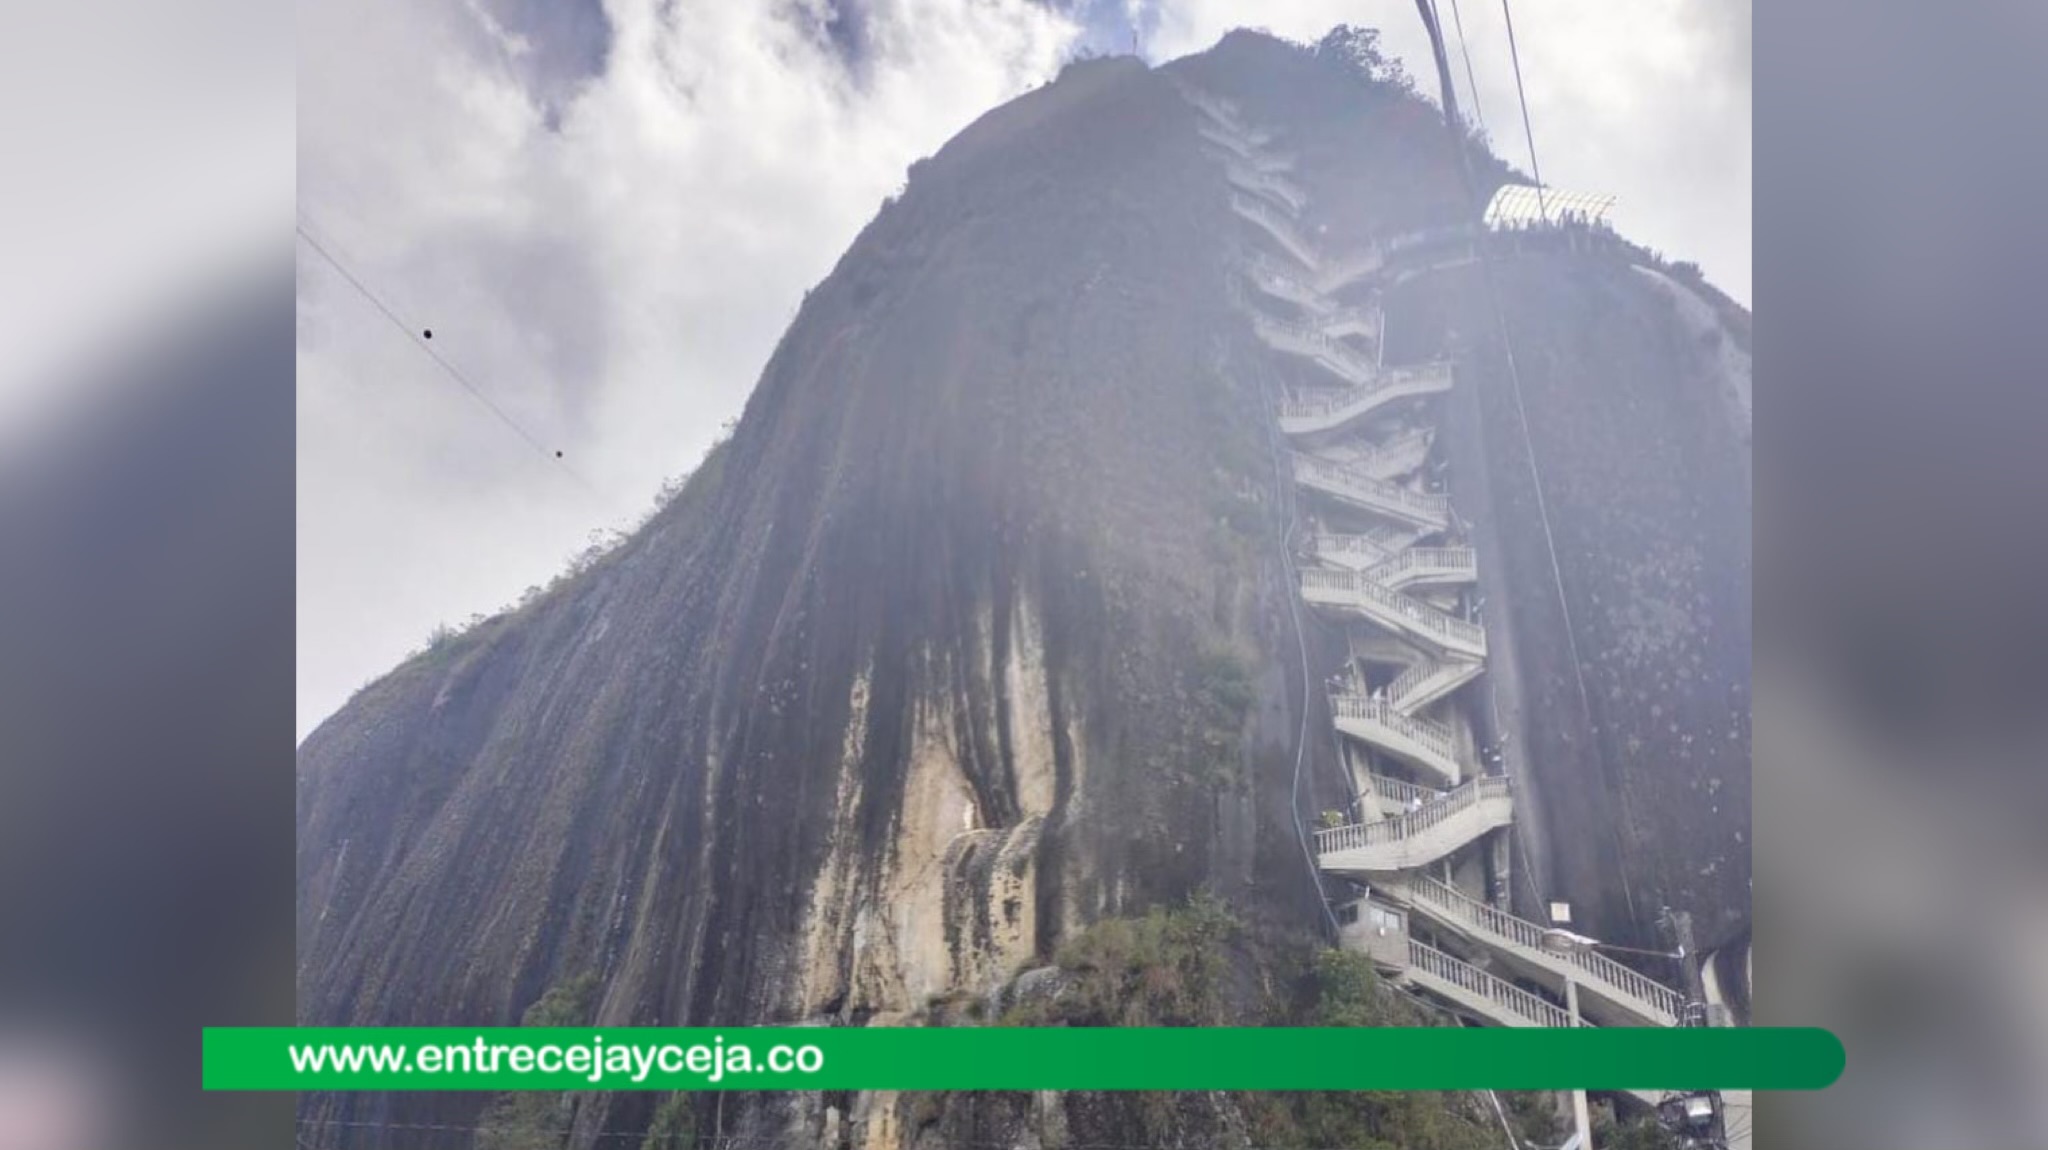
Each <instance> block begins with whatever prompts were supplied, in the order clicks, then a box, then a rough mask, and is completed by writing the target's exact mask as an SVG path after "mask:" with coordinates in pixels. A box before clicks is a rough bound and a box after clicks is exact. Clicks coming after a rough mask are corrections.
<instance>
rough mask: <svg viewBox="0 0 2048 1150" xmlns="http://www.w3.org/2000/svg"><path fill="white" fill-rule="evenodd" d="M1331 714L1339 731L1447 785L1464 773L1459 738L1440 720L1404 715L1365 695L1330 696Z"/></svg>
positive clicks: (1383, 700)
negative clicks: (1456, 738)
mask: <svg viewBox="0 0 2048 1150" xmlns="http://www.w3.org/2000/svg"><path fill="white" fill-rule="evenodd" d="M1330 714H1331V718H1332V719H1333V720H1334V721H1335V723H1336V727H1337V733H1338V734H1340V735H1344V736H1346V737H1348V738H1353V739H1357V740H1358V741H1359V742H1361V743H1366V744H1368V745H1370V746H1374V747H1377V748H1379V749H1380V750H1382V751H1385V752H1386V753H1387V754H1390V755H1393V756H1394V757H1395V758H1397V759H1400V760H1402V761H1403V762H1405V763H1407V764H1408V765H1409V766H1411V767H1414V768H1416V769H1417V770H1421V771H1427V772H1428V773H1429V774H1430V775H1432V776H1434V777H1435V778H1436V779H1437V780H1438V781H1439V782H1441V783H1443V785H1445V786H1447V787H1454V786H1457V785H1458V781H1459V780H1460V779H1462V778H1464V776H1465V766H1464V764H1463V763H1461V762H1460V761H1459V759H1458V752H1457V743H1456V740H1454V739H1453V738H1452V736H1451V731H1450V728H1448V727H1446V726H1444V725H1443V724H1441V723H1436V722H1432V721H1430V720H1428V719H1423V718H1417V717H1416V716H1414V715H1409V714H1404V713H1403V712H1401V711H1399V710H1396V709H1395V708H1394V705H1393V704H1392V703H1390V702H1388V701H1387V700H1385V699H1378V698H1372V697H1369V696H1366V695H1333V696H1331V697H1330Z"/></svg>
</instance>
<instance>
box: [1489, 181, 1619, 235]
mask: <svg viewBox="0 0 2048 1150" xmlns="http://www.w3.org/2000/svg"><path fill="white" fill-rule="evenodd" d="M1612 207H1614V197H1613V196H1610V195H1606V194H1605V193H1602V192H1566V191H1560V190H1559V189H1557V188H1543V189H1541V196H1540V197H1539V196H1538V189H1537V188H1535V187H1534V186H1532V185H1529V184H1505V185H1503V186H1502V187H1501V189H1500V190H1499V191H1497V192H1495V193H1494V194H1493V199H1492V200H1490V201H1488V202H1487V205H1486V215H1485V217H1484V219H1485V222H1486V226H1487V227H1490V228H1497V227H1500V226H1501V225H1503V224H1533V223H1543V222H1548V221H1555V220H1556V219H1557V218H1558V217H1559V216H1561V215H1562V214H1564V213H1566V212H1570V213H1572V214H1574V215H1577V216H1580V217H1582V218H1583V219H1585V220H1587V221H1598V220H1604V219H1605V218H1606V217H1607V212H1608V209H1610V208H1612Z"/></svg>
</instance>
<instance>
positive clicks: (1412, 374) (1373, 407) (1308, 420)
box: [1280, 361, 1452, 435]
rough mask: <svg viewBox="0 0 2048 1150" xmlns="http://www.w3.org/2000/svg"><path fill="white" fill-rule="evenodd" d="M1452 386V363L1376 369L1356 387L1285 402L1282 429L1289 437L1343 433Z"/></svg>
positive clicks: (1283, 402) (1281, 418)
mask: <svg viewBox="0 0 2048 1150" xmlns="http://www.w3.org/2000/svg"><path fill="white" fill-rule="evenodd" d="M1319 362H1320V361H1319ZM1451 384H1452V378H1451V365H1450V364H1449V363H1448V362H1438V363H1420V364H1414V365H1412V366H1408V367H1398V368H1386V369H1379V368H1375V369H1372V371H1371V374H1370V377H1369V378H1368V379H1367V381H1366V382H1364V383H1361V384H1359V385H1358V386H1356V387H1351V388H1344V389H1339V390H1332V391H1329V392H1325V393H1322V394H1319V395H1310V396H1305V397H1298V398H1292V399H1287V400H1284V401H1282V403H1281V405H1280V430H1282V431H1284V432H1286V433H1287V434H1289V435H1318V434H1323V433H1327V432H1333V431H1339V430H1342V429H1343V428H1345V427H1347V426H1349V425H1351V424H1353V423H1356V422H1357V421H1359V420H1361V419H1363V418H1365V417H1366V416H1368V415H1372V414H1374V413H1375V412H1378V411H1379V410H1381V409H1382V408H1384V407H1386V406H1387V405H1388V404H1391V403H1394V402H1397V401H1399V400H1403V399H1419V398H1422V397H1424V396H1430V395H1441V394H1443V393H1444V392H1446V391H1449V390H1450V389H1451Z"/></svg>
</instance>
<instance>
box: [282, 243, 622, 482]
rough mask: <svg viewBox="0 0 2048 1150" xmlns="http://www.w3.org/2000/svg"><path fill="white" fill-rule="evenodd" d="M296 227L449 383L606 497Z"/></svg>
mask: <svg viewBox="0 0 2048 1150" xmlns="http://www.w3.org/2000/svg"><path fill="white" fill-rule="evenodd" d="M293 226H294V228H295V230H296V231H297V232H298V234H299V238H300V239H302V240H304V241H306V246H307V247H310V248H312V249H313V252H314V254H316V255H318V256H319V257H320V258H321V259H322V260H325V261H326V262H327V265H328V266H329V267H331V268H333V269H334V270H335V272H336V273H338V274H339V275H340V276H341V278H342V279H344V280H346V281H348V285H349V286H350V287H352V288H354V289H355V290H356V293H357V294H358V295H361V296H362V297H363V298H364V299H365V300H368V301H369V303H370V306H371V307H374V308H376V309H377V311H378V313H379V314H381V315H382V316H383V317H384V318H385V319H387V320H390V321H391V323H392V325H393V326H394V327H396V328H398V330H399V331H401V332H403V333H404V334H405V337H406V338H407V339H408V340H411V341H412V344H413V346H414V347H417V348H418V349H420V350H421V351H423V352H425V353H426V354H427V358H429V359H431V360H433V361H434V363H435V364H436V365H438V366H439V367H440V368H441V370H442V371H443V372H445V373H446V374H447V376H448V378H449V379H452V380H454V381H455V382H456V383H457V384H458V385H459V386H461V388H462V389H463V390H464V391H467V392H468V393H469V394H470V397H471V398H473V399H475V400H476V401H477V402H478V403H480V404H482V405H483V406H484V408H485V410H487V411H489V412H490V413H491V414H492V415H494V416H497V418H498V422H500V423H503V424H504V425H505V426H506V427H508V428H511V429H512V433H513V434H514V435H517V436H518V437H519V438H521V439H523V440H525V441H526V443H527V445H528V446H529V447H532V448H533V449H534V450H535V451H537V452H539V453H540V456H541V458H543V459H545V460H547V461H548V462H550V463H552V464H554V465H556V466H557V467H560V468H561V469H562V470H563V471H564V472H565V473H567V475H568V476H569V478H571V479H573V480H575V481H576V483H577V484H578V485H579V486H581V487H582V488H583V489H584V490H585V491H587V492H588V493H590V494H591V495H592V496H594V497H597V498H599V499H602V498H603V496H601V495H599V493H598V490H597V488H596V487H594V486H592V485H591V484H590V482H589V481H588V480H586V479H584V478H583V477H582V476H581V475H579V474H577V472H576V470H575V468H572V467H570V466H569V465H568V464H567V463H565V462H563V460H562V453H561V451H560V450H559V449H552V448H549V447H548V446H547V445H546V444H544V443H542V442H541V441H540V439H539V438H537V437H536V436H535V435H534V434H533V433H532V432H530V431H528V430H526V428H524V427H522V426H520V424H519V421H518V420H516V419H513V418H512V416H511V414H510V413H509V412H507V411H506V410H505V409H504V408H502V407H500V406H498V404H497V402H496V401H494V400H493V399H492V398H491V397H490V395H489V394H487V393H486V392H485V391H484V389H483V388H481V387H478V386H477V385H476V383H475V382H474V381H472V380H471V379H470V378H469V377H468V376H466V375H464V374H463V373H462V370H461V369H460V368H458V367H456V366H455V365H454V364H453V363H450V362H449V361H448V360H447V359H446V358H445V357H444V356H442V355H441V353H440V352H438V351H436V350H434V345H433V344H431V343H429V342H427V341H428V339H429V338H431V337H430V336H428V335H426V334H425V331H426V329H423V328H419V327H416V326H414V325H412V324H410V323H407V322H406V321H405V319H404V318H403V317H401V316H400V315H399V314H398V312H397V311H396V310H395V309H393V308H392V307H391V305H389V304H387V303H385V302H384V300H383V299H382V297H380V296H378V294H377V293H376V292H374V291H372V290H370V286H369V285H368V284H366V283H364V282H363V281H362V279H361V278H360V277H359V276H357V275H356V274H355V273H354V272H353V271H350V270H349V268H348V265H347V264H345V263H343V262H342V260H341V257H339V256H337V255H335V254H334V252H333V250H332V248H331V246H330V244H328V243H322V242H321V241H320V239H319V238H318V237H317V236H315V235H314V234H313V232H312V231H311V230H309V229H308V228H307V226H306V221H305V220H304V219H301V220H298V221H296V222H295V223H294V225H293Z"/></svg>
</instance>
